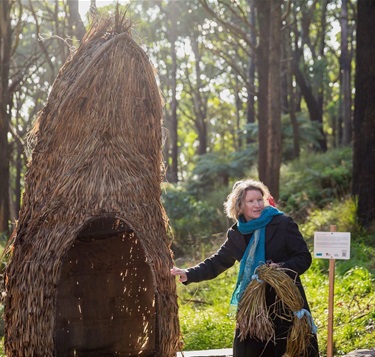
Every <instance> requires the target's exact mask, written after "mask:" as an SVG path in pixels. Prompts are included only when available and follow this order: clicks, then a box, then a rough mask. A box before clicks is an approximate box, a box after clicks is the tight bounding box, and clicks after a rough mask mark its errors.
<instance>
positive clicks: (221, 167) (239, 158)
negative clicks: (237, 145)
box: [187, 146, 257, 195]
mask: <svg viewBox="0 0 375 357" xmlns="http://www.w3.org/2000/svg"><path fill="white" fill-rule="evenodd" d="M256 157H257V149H256V148H255V147H254V148H253V147H251V146H250V147H249V148H248V149H246V150H244V151H239V152H233V153H229V154H221V153H208V154H205V155H202V156H200V157H199V158H198V159H197V162H196V166H195V168H194V170H193V172H192V175H191V178H190V179H189V180H188V182H187V189H188V191H189V192H191V193H192V194H194V195H202V194H203V195H204V194H205V193H206V192H210V191H211V190H212V189H217V188H218V187H219V188H220V187H223V186H224V187H227V186H228V184H229V182H230V181H231V180H233V179H239V178H243V177H245V176H246V172H247V171H248V170H249V168H251V167H252V166H253V165H254V164H255V162H256Z"/></svg>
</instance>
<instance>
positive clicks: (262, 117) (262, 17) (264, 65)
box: [255, 0, 271, 183]
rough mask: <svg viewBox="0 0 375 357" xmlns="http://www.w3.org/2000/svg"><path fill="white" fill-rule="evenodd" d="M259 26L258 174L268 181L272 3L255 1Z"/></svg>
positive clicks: (262, 0) (260, 0) (261, 0)
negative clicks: (269, 61)
mask: <svg viewBox="0 0 375 357" xmlns="http://www.w3.org/2000/svg"><path fill="white" fill-rule="evenodd" d="M255 4H256V10H257V19H258V26H259V34H260V36H259V44H258V49H257V58H256V60H257V62H256V64H257V69H258V82H259V87H258V173H259V179H260V180H261V181H264V182H265V183H266V180H267V152H268V125H269V123H268V87H269V85H268V83H269V63H268V60H269V39H270V27H269V24H270V5H271V2H270V1H264V0H255Z"/></svg>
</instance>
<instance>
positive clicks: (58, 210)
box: [4, 16, 180, 357]
mask: <svg viewBox="0 0 375 357" xmlns="http://www.w3.org/2000/svg"><path fill="white" fill-rule="evenodd" d="M131 26H132V24H131V22H130V21H129V20H127V19H125V17H122V18H119V17H118V16H117V17H116V21H114V19H112V18H108V19H104V20H100V21H98V22H97V23H95V24H94V25H93V27H92V29H91V30H90V32H89V33H88V34H87V35H86V37H85V38H84V40H83V42H82V44H81V46H80V47H79V48H78V50H77V51H76V52H75V53H73V54H72V55H71V57H70V58H69V59H68V60H67V62H66V63H65V65H64V66H63V68H62V69H61V70H60V72H59V74H58V77H57V78H56V80H55V83H54V85H53V88H52V90H51V93H50V95H49V99H48V102H47V104H46V106H45V107H44V109H43V110H42V111H41V112H40V113H39V117H38V120H37V124H36V125H35V127H34V129H33V133H34V135H35V148H34V150H33V153H32V160H31V162H30V164H29V167H28V172H27V176H26V182H25V193H24V196H23V206H22V208H21V211H20V216H19V221H18V224H17V227H16V230H15V235H14V236H15V240H14V244H13V247H12V251H13V254H12V256H11V257H10V263H9V265H8V267H7V269H6V274H5V289H6V301H5V312H4V320H5V350H6V353H7V356H8V357H12V356H19V357H21V356H22V357H31V356H33V357H35V356H40V357H49V356H56V355H57V356H59V355H64V354H63V353H62V352H61V351H58V350H57V344H56V339H59V338H60V337H61V338H62V342H61V345H62V344H63V343H64V341H63V339H64V338H65V337H67V338H68V335H69V334H70V335H71V334H72V333H71V331H72V330H73V328H75V326H73V324H72V322H71V321H70V320H69V318H66V316H65V319H63V318H64V314H66V313H67V312H66V311H65V310H64V309H66V310H67V311H68V310H69V313H72V314H75V315H74V316H77V318H76V323H77V325H79V324H80V323H81V320H80V317H82V316H83V317H85V316H86V315H85V314H88V315H90V316H91V317H95V316H96V315H95V314H97V313H99V312H100V313H102V312H103V311H104V306H103V304H102V302H103V301H102V300H101V297H102V296H105V297H106V299H107V300H106V301H108V308H109V307H110V308H111V309H109V310H108V312H106V314H107V315H106V317H108V321H106V324H107V325H108V328H110V330H108V331H109V333H108V338H111V337H112V336H111V332H112V334H113V335H115V337H116V339H117V340H116V342H114V343H116V344H117V345H116V348H118V350H114V351H113V352H112V354H111V355H118V356H131V355H139V356H159V357H172V356H175V355H176V351H178V350H179V349H180V329H179V322H178V305H177V296H176V285H175V284H176V283H175V279H173V277H172V276H171V275H170V268H171V267H172V266H173V261H172V256H171V251H170V241H169V238H168V235H167V229H168V218H167V216H166V214H165V211H164V209H163V207H162V205H161V201H160V196H161V187H160V182H161V179H162V158H161V141H162V133H161V121H162V107H163V101H162V97H161V95H160V92H159V88H158V86H157V82H156V78H155V71H154V68H153V66H152V65H151V63H150V61H149V59H148V57H147V55H146V53H145V52H144V51H143V50H142V49H141V47H140V46H139V45H138V44H137V43H136V42H135V41H134V40H133V39H132V36H131ZM98 234H99V235H100V236H99V238H98V237H97V235H98ZM111 242H113V244H114V245H112V244H111ZM97 246H99V248H100V249H96V248H95V247H97ZM87 247H90V248H87ZM77 249H78V250H77ZM124 249H125V250H126V252H124ZM85 254H86V256H87V259H90V260H89V261H85V260H84V259H83V258H84V255H85ZM129 264H131V267H129ZM81 272H82V273H83V272H85V273H87V274H88V276H87V279H86V278H81V277H80V276H79V274H80V273H81ZM93 272H98V274H99V273H100V274H101V275H100V276H101V279H102V281H103V284H105V285H103V287H102V288H101V290H102V291H100V285H99V288H98V284H97V279H95V276H94V277H90V274H91V275H93ZM107 272H110V274H109V275H108V277H107V278H105V274H106V273H107ZM73 273H74V274H75V275H74V276H75V277H76V279H77V283H76V284H75V285H73V284H70V283H69V278H70V277H71V274H73ZM129 275H132V276H131V279H130V278H129ZM127 279H128V280H127ZM129 279H130V280H129ZM90 282H91V283H92V286H91V285H90V284H91V283H90ZM126 282H129V284H130V287H131V292H129V290H130V289H129V286H127V285H124V284H126ZM69 284H70V285H69ZM82 284H85V285H84V288H85V289H86V290H88V291H83V289H82ZM137 284H139V285H137ZM149 284H151V286H150V285H149ZM90 286H91V289H92V291H90V290H89V289H90ZM137 286H138V287H139V289H138V290H137V289H136V287H137ZM98 290H99V291H98ZM111 294H112V295H111ZM93 295H96V296H97V297H98V300H97V301H96V300H95V301H94V300H90V301H89V303H87V304H86V303H85V302H84V301H83V300H84V299H91V298H92V296H93ZM73 298H76V300H75V303H74V305H73V304H72V303H71V302H72V300H70V299H73ZM64 299H67V300H66V301H65V300H64ZM129 299H130V300H129ZM142 299H146V300H147V304H145V305H142ZM90 304H91V305H90ZM72 305H73V307H74V309H73V308H72ZM59 306H60V307H61V308H60V310H59V309H58V307H59ZM85 308H87V309H88V310H90V311H85ZM87 309H86V310H87ZM104 312H105V311H104ZM104 312H103V313H104ZM137 314H138V315H137ZM134 315H135V316H138V317H139V316H140V317H141V318H138V319H134V318H133V320H131V317H132V316H134ZM128 318H129V320H126V319H128ZM82 320H84V318H82ZM119 321H120V322H121V321H122V322H121V323H120V322H119ZM98 323H99V320H98V321H97V323H96V320H95V318H93V320H92V321H88V324H87V325H86V327H85V329H81V330H79V331H80V333H81V334H80V335H79V334H78V332H77V334H76V338H77V341H78V338H79V339H80V340H79V341H81V340H82V341H88V342H90V343H93V344H94V343H96V341H95V338H89V337H90V336H89V337H88V336H87V333H89V334H90V333H92V331H93V330H95V329H96V328H97V325H98ZM116 324H119V326H120V325H121V328H128V329H130V333H129V334H126V333H125V334H124V333H123V334H122V338H120V337H119V338H117V337H118V334H119V332H118V329H117V328H116V326H117V325H116ZM127 325H128V326H127ZM139 325H141V326H142V328H141V330H140V333H141V334H142V335H139V336H138V337H137V336H131V335H134V333H133V331H131V328H132V326H134V328H135V329H137V328H138V327H137V326H139ZM80 326H81V325H80ZM60 327H61V329H62V330H61V331H63V332H64V333H65V335H64V334H62V332H61V331H60V330H59V329H60ZM77 331H78V328H77ZM148 333H150V336H151V337H152V339H151V337H150V338H149V336H148ZM85 334H86V335H85ZM78 335H79V336H78ZM56 336H60V337H56ZM97 336H98V338H100V336H99V334H97ZM81 338H82V339H81ZM126 339H129V340H128V342H127V343H125V342H124V340H125V341H126ZM145 339H146V340H145ZM70 342H71V343H72V345H73V344H74V343H76V341H75V340H70ZM103 344H104V343H103ZM108 344H109V343H108ZM118 346H120V347H118ZM102 348H104V351H105V352H103V353H104V354H105V353H111V352H109V347H106V346H104V347H103V346H102ZM84 349H85V346H83V345H82V346H81V345H80V346H79V347H77V349H74V351H73V350H72V351H71V353H72V354H71V355H73V354H74V355H75V356H76V355H77V356H80V355H84V353H83V354H82V353H80V351H79V350H82V351H84ZM87 353H89V352H87ZM104 354H102V355H104ZM69 355H70V354H69ZM90 355H94V354H90ZM97 355H100V351H99V352H98V354H97ZM105 355H109V354H105Z"/></svg>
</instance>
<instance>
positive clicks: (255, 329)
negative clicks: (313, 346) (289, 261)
mask: <svg viewBox="0 0 375 357" xmlns="http://www.w3.org/2000/svg"><path fill="white" fill-rule="evenodd" d="M266 283H267V284H269V285H270V286H271V287H272V288H273V289H274V290H275V292H276V295H277V296H278V298H279V299H280V303H281V307H282V311H283V315H282V316H281V315H280V313H279V312H278V311H277V307H276V305H277V304H273V305H271V306H269V307H267V305H266V296H265V291H266V286H267V285H266ZM303 306H304V300H303V298H302V296H301V293H300V291H299V290H298V287H297V286H296V284H295V282H294V281H293V279H292V278H290V276H289V275H288V274H287V273H286V269H284V268H282V267H281V266H279V265H275V264H272V265H268V264H264V265H261V266H259V267H258V268H257V269H256V274H255V275H254V276H253V280H252V282H251V283H250V284H249V286H248V287H247V289H246V290H245V292H244V294H243V296H242V298H241V301H240V304H239V308H238V312H237V323H238V327H239V329H240V336H241V338H242V339H244V338H245V337H247V336H249V337H252V338H256V339H259V340H262V341H270V340H273V339H274V338H275V332H274V329H273V323H272V319H271V317H270V316H272V315H274V316H278V317H280V318H283V319H287V320H290V321H291V323H292V325H291V327H290V330H289V334H288V338H287V348H286V352H285V354H284V355H283V357H297V356H306V355H307V348H308V346H309V343H310V337H311V330H312V325H313V322H312V319H311V315H310V313H309V312H308V311H307V310H305V309H303Z"/></svg>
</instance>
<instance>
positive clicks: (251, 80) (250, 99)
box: [246, 0, 256, 144]
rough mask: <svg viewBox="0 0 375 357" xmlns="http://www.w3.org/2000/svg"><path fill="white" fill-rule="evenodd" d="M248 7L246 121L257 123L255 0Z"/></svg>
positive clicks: (248, 136) (249, 1)
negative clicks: (248, 39)
mask: <svg viewBox="0 0 375 357" xmlns="http://www.w3.org/2000/svg"><path fill="white" fill-rule="evenodd" d="M247 3H248V7H249V9H250V11H249V14H248V19H249V24H250V28H249V31H250V36H249V37H250V41H251V44H252V46H251V47H250V50H251V55H250V56H249V61H248V71H247V78H248V81H247V103H246V106H247V111H246V122H247V123H248V124H252V123H255V53H254V51H253V50H252V49H253V48H255V47H256V33H255V2H254V0H247ZM251 141H252V140H251V137H250V135H247V137H246V142H247V143H248V144H249V143H251Z"/></svg>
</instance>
